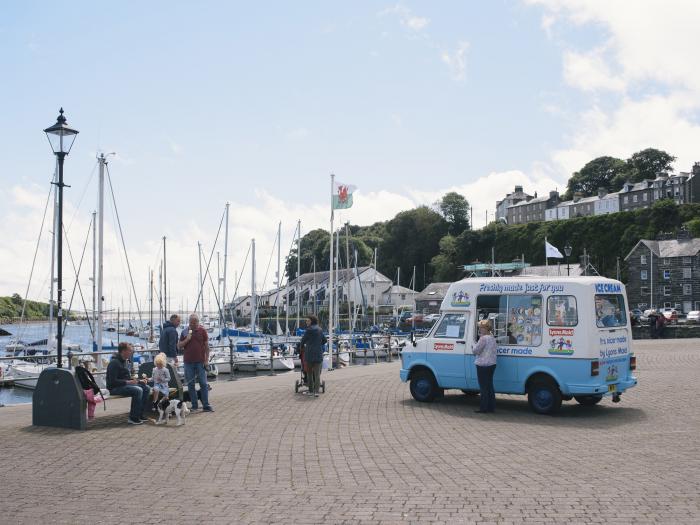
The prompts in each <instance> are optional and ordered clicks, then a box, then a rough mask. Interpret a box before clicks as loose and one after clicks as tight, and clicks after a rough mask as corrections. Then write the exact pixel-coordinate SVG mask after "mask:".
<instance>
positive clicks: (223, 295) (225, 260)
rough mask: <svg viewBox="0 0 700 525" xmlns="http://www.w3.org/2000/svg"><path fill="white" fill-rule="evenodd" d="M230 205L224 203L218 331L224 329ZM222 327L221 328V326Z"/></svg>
mask: <svg viewBox="0 0 700 525" xmlns="http://www.w3.org/2000/svg"><path fill="white" fill-rule="evenodd" d="M229 207H230V204H229V203H228V202H227V203H226V230H225V233H224V276H223V282H222V283H221V308H222V310H223V320H222V322H221V323H219V324H220V328H219V329H220V330H222V329H223V328H225V327H226V267H227V265H228V212H229ZM221 325H222V326H221Z"/></svg>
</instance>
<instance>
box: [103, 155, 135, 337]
mask: <svg viewBox="0 0 700 525" xmlns="http://www.w3.org/2000/svg"><path fill="white" fill-rule="evenodd" d="M106 166H107V181H108V182H109V192H110V193H111V194H112V202H113V203H114V213H115V214H116V216H117V225H118V226H119V235H120V236H121V239H122V247H123V248H124V258H125V259H126V267H127V268H128V269H129V279H130V280H131V289H132V290H133V292H134V301H135V302H136V310H137V311H138V313H139V322H140V323H141V328H143V318H142V317H141V306H140V305H139V298H138V296H137V295H136V287H135V286H134V277H133V275H132V274H131V265H130V264H129V254H128V253H127V252H126V243H125V242H124V232H123V231H122V223H121V221H120V220H119V210H118V209H117V200H116V198H115V197H114V188H112V175H111V173H110V171H109V165H108V164H107V165H106Z"/></svg>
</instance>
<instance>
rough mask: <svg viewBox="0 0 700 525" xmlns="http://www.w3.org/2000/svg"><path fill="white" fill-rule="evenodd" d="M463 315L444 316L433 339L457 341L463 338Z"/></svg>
mask: <svg viewBox="0 0 700 525" xmlns="http://www.w3.org/2000/svg"><path fill="white" fill-rule="evenodd" d="M465 321H466V316H465V314H446V315H445V316H444V317H443V318H442V321H440V324H439V325H438V327H437V330H435V333H434V334H433V337H445V338H448V337H449V338H450V339H459V338H462V337H464V325H465Z"/></svg>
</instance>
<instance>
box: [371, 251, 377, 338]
mask: <svg viewBox="0 0 700 525" xmlns="http://www.w3.org/2000/svg"><path fill="white" fill-rule="evenodd" d="M372 293H373V294H374V295H373V296H372V298H373V299H374V301H372V302H373V303H374V304H372V325H376V324H377V249H376V248H375V249H374V275H373V276H372Z"/></svg>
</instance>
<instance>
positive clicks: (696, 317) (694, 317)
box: [685, 310, 700, 324]
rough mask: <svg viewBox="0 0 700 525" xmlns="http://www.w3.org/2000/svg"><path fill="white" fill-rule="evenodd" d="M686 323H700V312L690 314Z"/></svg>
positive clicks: (686, 318) (694, 311) (695, 311)
mask: <svg viewBox="0 0 700 525" xmlns="http://www.w3.org/2000/svg"><path fill="white" fill-rule="evenodd" d="M685 322H686V323H692V324H697V323H700V310H693V311H691V312H688V315H687V316H686V317H685Z"/></svg>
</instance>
